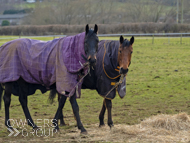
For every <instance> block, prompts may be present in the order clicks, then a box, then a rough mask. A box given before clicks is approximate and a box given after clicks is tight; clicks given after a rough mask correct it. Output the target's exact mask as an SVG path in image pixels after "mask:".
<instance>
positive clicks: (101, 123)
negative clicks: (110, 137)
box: [99, 99, 106, 127]
mask: <svg viewBox="0 0 190 143" xmlns="http://www.w3.org/2000/svg"><path fill="white" fill-rule="evenodd" d="M105 111H106V102H105V99H104V101H103V105H102V110H101V112H100V114H99V121H100V125H99V127H101V126H104V125H105V124H104V114H105Z"/></svg>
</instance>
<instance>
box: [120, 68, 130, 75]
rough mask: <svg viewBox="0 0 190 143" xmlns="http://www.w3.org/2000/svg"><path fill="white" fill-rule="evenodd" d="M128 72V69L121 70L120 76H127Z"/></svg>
mask: <svg viewBox="0 0 190 143" xmlns="http://www.w3.org/2000/svg"><path fill="white" fill-rule="evenodd" d="M127 72H128V68H127V69H123V68H121V69H120V74H126V73H127Z"/></svg>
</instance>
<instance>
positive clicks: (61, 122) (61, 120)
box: [58, 93, 66, 126]
mask: <svg viewBox="0 0 190 143" xmlns="http://www.w3.org/2000/svg"><path fill="white" fill-rule="evenodd" d="M60 99H61V94H59V93H58V102H59V100H60ZM59 119H60V126H65V125H66V124H65V121H64V119H63V109H62V110H61V113H60V114H59Z"/></svg>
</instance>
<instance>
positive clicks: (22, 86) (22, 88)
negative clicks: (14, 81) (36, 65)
mask: <svg viewBox="0 0 190 143" xmlns="http://www.w3.org/2000/svg"><path fill="white" fill-rule="evenodd" d="M18 83H19V101H20V104H21V105H22V109H23V111H24V115H25V117H26V120H27V122H28V125H29V126H32V127H33V129H35V128H37V126H36V125H35V124H34V121H33V120H32V117H31V115H30V112H29V109H28V105H27V104H28V99H27V93H28V85H27V83H25V82H24V81H23V80H20V79H19V81H18Z"/></svg>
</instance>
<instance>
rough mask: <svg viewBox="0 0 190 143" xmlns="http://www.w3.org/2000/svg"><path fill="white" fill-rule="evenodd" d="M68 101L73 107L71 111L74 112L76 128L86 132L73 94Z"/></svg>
mask: <svg viewBox="0 0 190 143" xmlns="http://www.w3.org/2000/svg"><path fill="white" fill-rule="evenodd" d="M70 103H71V106H72V109H73V113H74V115H75V117H76V120H77V126H78V129H80V130H81V133H87V131H86V129H85V128H84V127H83V125H82V122H81V120H80V115H79V106H78V103H77V101H76V95H75V94H74V95H73V96H71V98H70Z"/></svg>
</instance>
